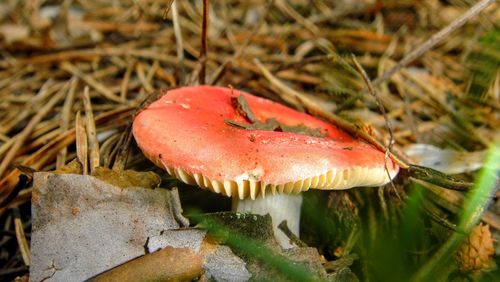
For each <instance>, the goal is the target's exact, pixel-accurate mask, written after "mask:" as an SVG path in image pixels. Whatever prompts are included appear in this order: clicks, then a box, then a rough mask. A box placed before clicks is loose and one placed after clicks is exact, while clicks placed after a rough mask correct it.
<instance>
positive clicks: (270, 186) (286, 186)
mask: <svg viewBox="0 0 500 282" xmlns="http://www.w3.org/2000/svg"><path fill="white" fill-rule="evenodd" d="M240 95H242V96H243V97H244V99H245V100H246V101H247V103H248V106H249V107H250V109H251V111H252V113H253V116H254V117H252V118H253V119H255V120H257V121H258V122H260V123H264V122H266V121H269V120H274V121H277V122H279V123H281V124H283V125H286V126H301V127H305V128H308V129H311V130H312V131H318V132H320V133H321V136H311V134H309V135H308V134H301V133H293V132H282V131H274V130H273V131H271V130H262V129H255V128H254V129H248V128H242V127H239V126H234V125H232V124H231V123H234V124H239V125H245V124H250V122H249V120H248V117H245V116H244V114H242V112H241V109H238V108H237V107H235V105H234V99H235V97H239V96H240ZM232 97H233V98H232ZM133 135H134V137H135V140H136V142H137V144H138V146H139V148H140V149H141V150H142V151H143V153H144V154H145V155H146V156H147V157H148V158H149V159H150V160H151V161H153V162H154V163H155V164H156V165H158V166H160V167H163V168H165V169H166V170H167V172H168V173H169V174H170V175H172V176H174V177H176V178H178V179H180V180H181V181H183V182H185V183H187V184H192V185H198V186H199V187H201V188H204V189H208V190H210V191H213V192H215V193H219V194H222V195H224V196H228V197H233V199H234V200H233V209H234V210H236V211H251V212H253V213H257V214H266V213H270V215H271V217H272V218H273V225H274V227H275V233H276V236H277V239H278V241H279V242H280V243H281V244H282V246H284V247H289V246H290V245H289V243H288V239H287V238H286V237H285V235H284V234H283V233H282V232H281V231H279V230H277V227H276V226H277V225H278V224H279V223H280V222H281V221H282V220H284V219H286V220H287V221H288V226H289V228H290V230H291V231H292V232H294V233H295V234H296V235H298V231H299V219H300V205H301V203H302V198H301V197H300V196H299V195H298V194H300V192H302V191H307V190H308V189H310V188H315V189H325V190H330V189H347V188H351V187H360V186H380V185H383V184H386V183H387V182H389V181H390V180H391V178H392V177H394V176H395V175H396V174H397V172H398V170H399V168H398V166H397V165H396V164H394V163H393V162H392V161H391V160H390V159H389V158H387V157H385V154H384V153H383V152H381V151H379V150H377V149H376V148H374V147H373V146H372V145H370V144H368V143H367V142H365V141H363V140H360V139H356V138H354V137H352V136H351V135H349V134H347V133H346V132H343V131H342V130H340V129H338V128H337V127H335V126H334V125H331V124H329V123H327V122H324V121H322V120H320V119H317V118H315V117H312V116H310V115H308V114H305V113H300V112H297V111H295V110H293V109H291V108H288V107H286V106H283V105H281V104H278V103H275V102H272V101H270V100H267V99H263V98H259V97H256V96H253V95H251V94H248V93H244V92H242V91H238V90H233V89H229V88H222V87H214V86H193V87H182V88H177V89H174V90H169V91H167V92H166V93H165V94H164V95H163V96H162V97H161V98H160V99H158V100H157V101H155V102H153V103H151V104H150V105H149V106H147V107H146V108H145V109H144V110H143V111H142V112H140V113H139V114H138V115H137V116H136V118H135V120H134V123H133ZM389 175H390V177H389Z"/></svg>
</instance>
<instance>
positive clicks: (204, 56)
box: [198, 0, 209, 84]
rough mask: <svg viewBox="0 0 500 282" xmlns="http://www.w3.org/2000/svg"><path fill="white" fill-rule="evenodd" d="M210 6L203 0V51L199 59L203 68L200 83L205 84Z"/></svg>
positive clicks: (199, 77) (207, 1)
mask: <svg viewBox="0 0 500 282" xmlns="http://www.w3.org/2000/svg"><path fill="white" fill-rule="evenodd" d="M208 4H209V0H203V24H202V26H201V49H200V57H199V58H198V60H199V62H200V64H201V68H200V73H199V76H198V83H199V84H205V76H206V75H205V73H206V68H207V41H208Z"/></svg>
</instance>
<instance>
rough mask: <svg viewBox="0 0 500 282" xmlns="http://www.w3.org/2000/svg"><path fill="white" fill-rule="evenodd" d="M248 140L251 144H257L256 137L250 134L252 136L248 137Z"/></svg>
mask: <svg viewBox="0 0 500 282" xmlns="http://www.w3.org/2000/svg"><path fill="white" fill-rule="evenodd" d="M248 140H250V142H255V135H253V134H250V136H248Z"/></svg>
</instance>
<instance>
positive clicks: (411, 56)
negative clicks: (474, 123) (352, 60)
mask: <svg viewBox="0 0 500 282" xmlns="http://www.w3.org/2000/svg"><path fill="white" fill-rule="evenodd" d="M494 2H495V0H481V1H479V2H477V3H476V4H475V5H474V6H472V7H471V8H470V9H469V10H468V11H467V12H465V13H464V14H463V15H462V16H460V17H459V18H457V19H456V20H454V21H453V22H451V23H450V24H449V25H447V26H446V27H444V28H443V29H441V30H440V31H439V32H437V33H435V34H434V35H433V36H431V37H430V38H429V39H427V40H426V41H425V42H424V43H422V44H421V45H420V46H418V47H417V48H415V49H414V50H413V51H411V52H410V53H408V54H407V55H406V56H405V57H404V58H403V59H401V60H400V61H399V62H398V63H397V64H396V65H395V66H394V67H392V68H391V69H390V70H388V71H387V72H385V73H384V74H382V75H381V76H380V77H378V78H376V79H375V80H373V82H372V84H373V85H374V86H378V85H379V84H381V83H382V82H384V81H386V80H387V79H389V78H390V77H392V76H393V75H394V74H395V73H397V72H398V71H399V70H400V69H401V68H403V67H405V66H407V65H408V64H409V63H411V62H413V61H414V60H415V59H416V58H418V57H420V56H422V54H424V53H425V52H427V51H429V50H430V49H432V48H433V47H434V46H436V44H438V43H440V42H441V41H442V40H443V39H445V38H446V37H447V36H449V35H450V34H451V33H453V32H454V31H455V30H457V29H458V28H460V27H461V26H463V25H464V24H465V23H467V21H468V20H470V19H471V18H473V17H475V16H477V15H478V14H479V13H480V12H481V11H482V10H484V9H485V8H486V7H488V6H489V5H490V4H492V3H494Z"/></svg>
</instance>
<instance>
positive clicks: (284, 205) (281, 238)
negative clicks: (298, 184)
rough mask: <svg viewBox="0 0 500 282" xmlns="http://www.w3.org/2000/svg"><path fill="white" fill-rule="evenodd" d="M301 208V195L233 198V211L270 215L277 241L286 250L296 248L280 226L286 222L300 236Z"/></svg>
mask: <svg viewBox="0 0 500 282" xmlns="http://www.w3.org/2000/svg"><path fill="white" fill-rule="evenodd" d="M301 206H302V195H301V194H276V195H269V196H266V197H265V198H262V197H258V198H257V199H255V200H252V199H250V198H249V199H245V200H240V199H238V198H233V211H236V212H250V213H254V214H260V215H265V214H269V215H270V216H271V218H272V222H273V230H274V235H275V237H276V240H277V241H278V243H279V244H280V245H281V247H283V248H284V249H289V248H292V247H294V246H293V245H292V244H290V239H289V238H288V237H287V236H286V235H285V233H283V231H281V230H280V229H279V228H278V225H279V224H280V223H281V222H282V221H283V220H286V221H287V225H288V228H289V229H290V231H291V232H292V233H293V234H295V235H297V236H299V224H300V208H301Z"/></svg>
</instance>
